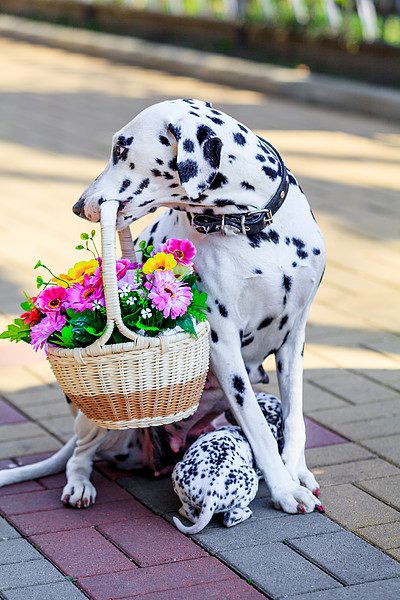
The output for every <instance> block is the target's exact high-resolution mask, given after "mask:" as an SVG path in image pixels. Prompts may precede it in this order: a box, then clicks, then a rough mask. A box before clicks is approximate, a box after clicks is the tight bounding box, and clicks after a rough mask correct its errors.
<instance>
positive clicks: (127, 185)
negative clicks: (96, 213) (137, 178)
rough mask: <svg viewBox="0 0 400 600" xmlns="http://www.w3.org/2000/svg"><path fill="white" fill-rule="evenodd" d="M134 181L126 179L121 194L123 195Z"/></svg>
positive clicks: (120, 190)
mask: <svg viewBox="0 0 400 600" xmlns="http://www.w3.org/2000/svg"><path fill="white" fill-rule="evenodd" d="M131 183H132V181H131V180H130V179H124V180H123V182H122V183H121V187H120V188H119V193H120V194H122V192H124V191H125V190H126V189H127V188H128V187H129V186H130V185H131Z"/></svg>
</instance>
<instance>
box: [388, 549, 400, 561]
mask: <svg viewBox="0 0 400 600" xmlns="http://www.w3.org/2000/svg"><path fill="white" fill-rule="evenodd" d="M386 553H387V554H389V556H393V558H395V559H396V560H398V561H399V562H400V547H399V548H390V549H389V550H386Z"/></svg>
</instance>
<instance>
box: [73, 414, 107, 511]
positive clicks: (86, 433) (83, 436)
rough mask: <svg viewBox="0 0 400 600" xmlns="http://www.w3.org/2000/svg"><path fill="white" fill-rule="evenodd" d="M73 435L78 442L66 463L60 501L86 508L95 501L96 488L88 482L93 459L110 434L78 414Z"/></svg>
mask: <svg viewBox="0 0 400 600" xmlns="http://www.w3.org/2000/svg"><path fill="white" fill-rule="evenodd" d="M75 433H76V435H77V436H78V440H77V443H76V448H75V450H74V453H73V455H72V456H71V458H70V459H69V461H68V463H67V467H66V476H67V484H66V486H65V487H64V489H63V492H62V495H61V500H62V502H64V504H68V505H69V506H74V507H76V508H86V507H87V506H90V505H91V504H93V503H94V501H95V499H96V488H95V487H94V485H93V484H92V483H91V482H90V475H91V473H92V466H93V457H94V455H95V454H96V451H97V450H98V448H99V446H100V445H101V443H102V442H104V441H105V438H106V437H107V436H109V435H110V432H109V431H107V429H102V428H101V427H98V426H97V425H95V424H94V423H92V422H91V421H90V420H89V419H88V418H87V417H85V415H84V414H83V413H81V412H79V413H78V416H77V417H76V419H75Z"/></svg>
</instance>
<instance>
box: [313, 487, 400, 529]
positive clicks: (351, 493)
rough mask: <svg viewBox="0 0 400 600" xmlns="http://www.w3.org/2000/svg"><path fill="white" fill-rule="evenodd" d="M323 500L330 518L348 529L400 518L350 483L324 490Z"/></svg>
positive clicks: (389, 508) (395, 512)
mask: <svg viewBox="0 0 400 600" xmlns="http://www.w3.org/2000/svg"><path fill="white" fill-rule="evenodd" d="M323 500H324V507H325V509H326V512H327V514H328V516H330V517H332V519H334V520H335V521H336V522H337V523H340V524H341V525H343V526H344V527H346V528H348V529H357V528H358V527H367V526H369V525H380V524H381V523H391V522H395V521H397V520H398V517H399V513H398V512H397V511H396V510H394V509H393V508H391V507H390V506H387V505H386V504H383V502H379V500H377V499H376V498H373V497H372V496H370V495H369V494H367V493H366V492H363V491H362V490H360V489H358V488H357V487H355V486H354V485H351V484H349V483H347V484H342V485H335V486H329V487H326V488H324V490H323Z"/></svg>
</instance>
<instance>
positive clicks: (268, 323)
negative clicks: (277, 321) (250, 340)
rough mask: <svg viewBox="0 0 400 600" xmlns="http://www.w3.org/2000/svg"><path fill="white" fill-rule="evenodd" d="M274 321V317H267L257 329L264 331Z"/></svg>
mask: <svg viewBox="0 0 400 600" xmlns="http://www.w3.org/2000/svg"><path fill="white" fill-rule="evenodd" d="M273 320H274V319H273V317H266V318H265V319H264V320H263V321H261V323H260V324H259V326H258V327H257V329H264V327H269V325H271V323H272V321H273Z"/></svg>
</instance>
